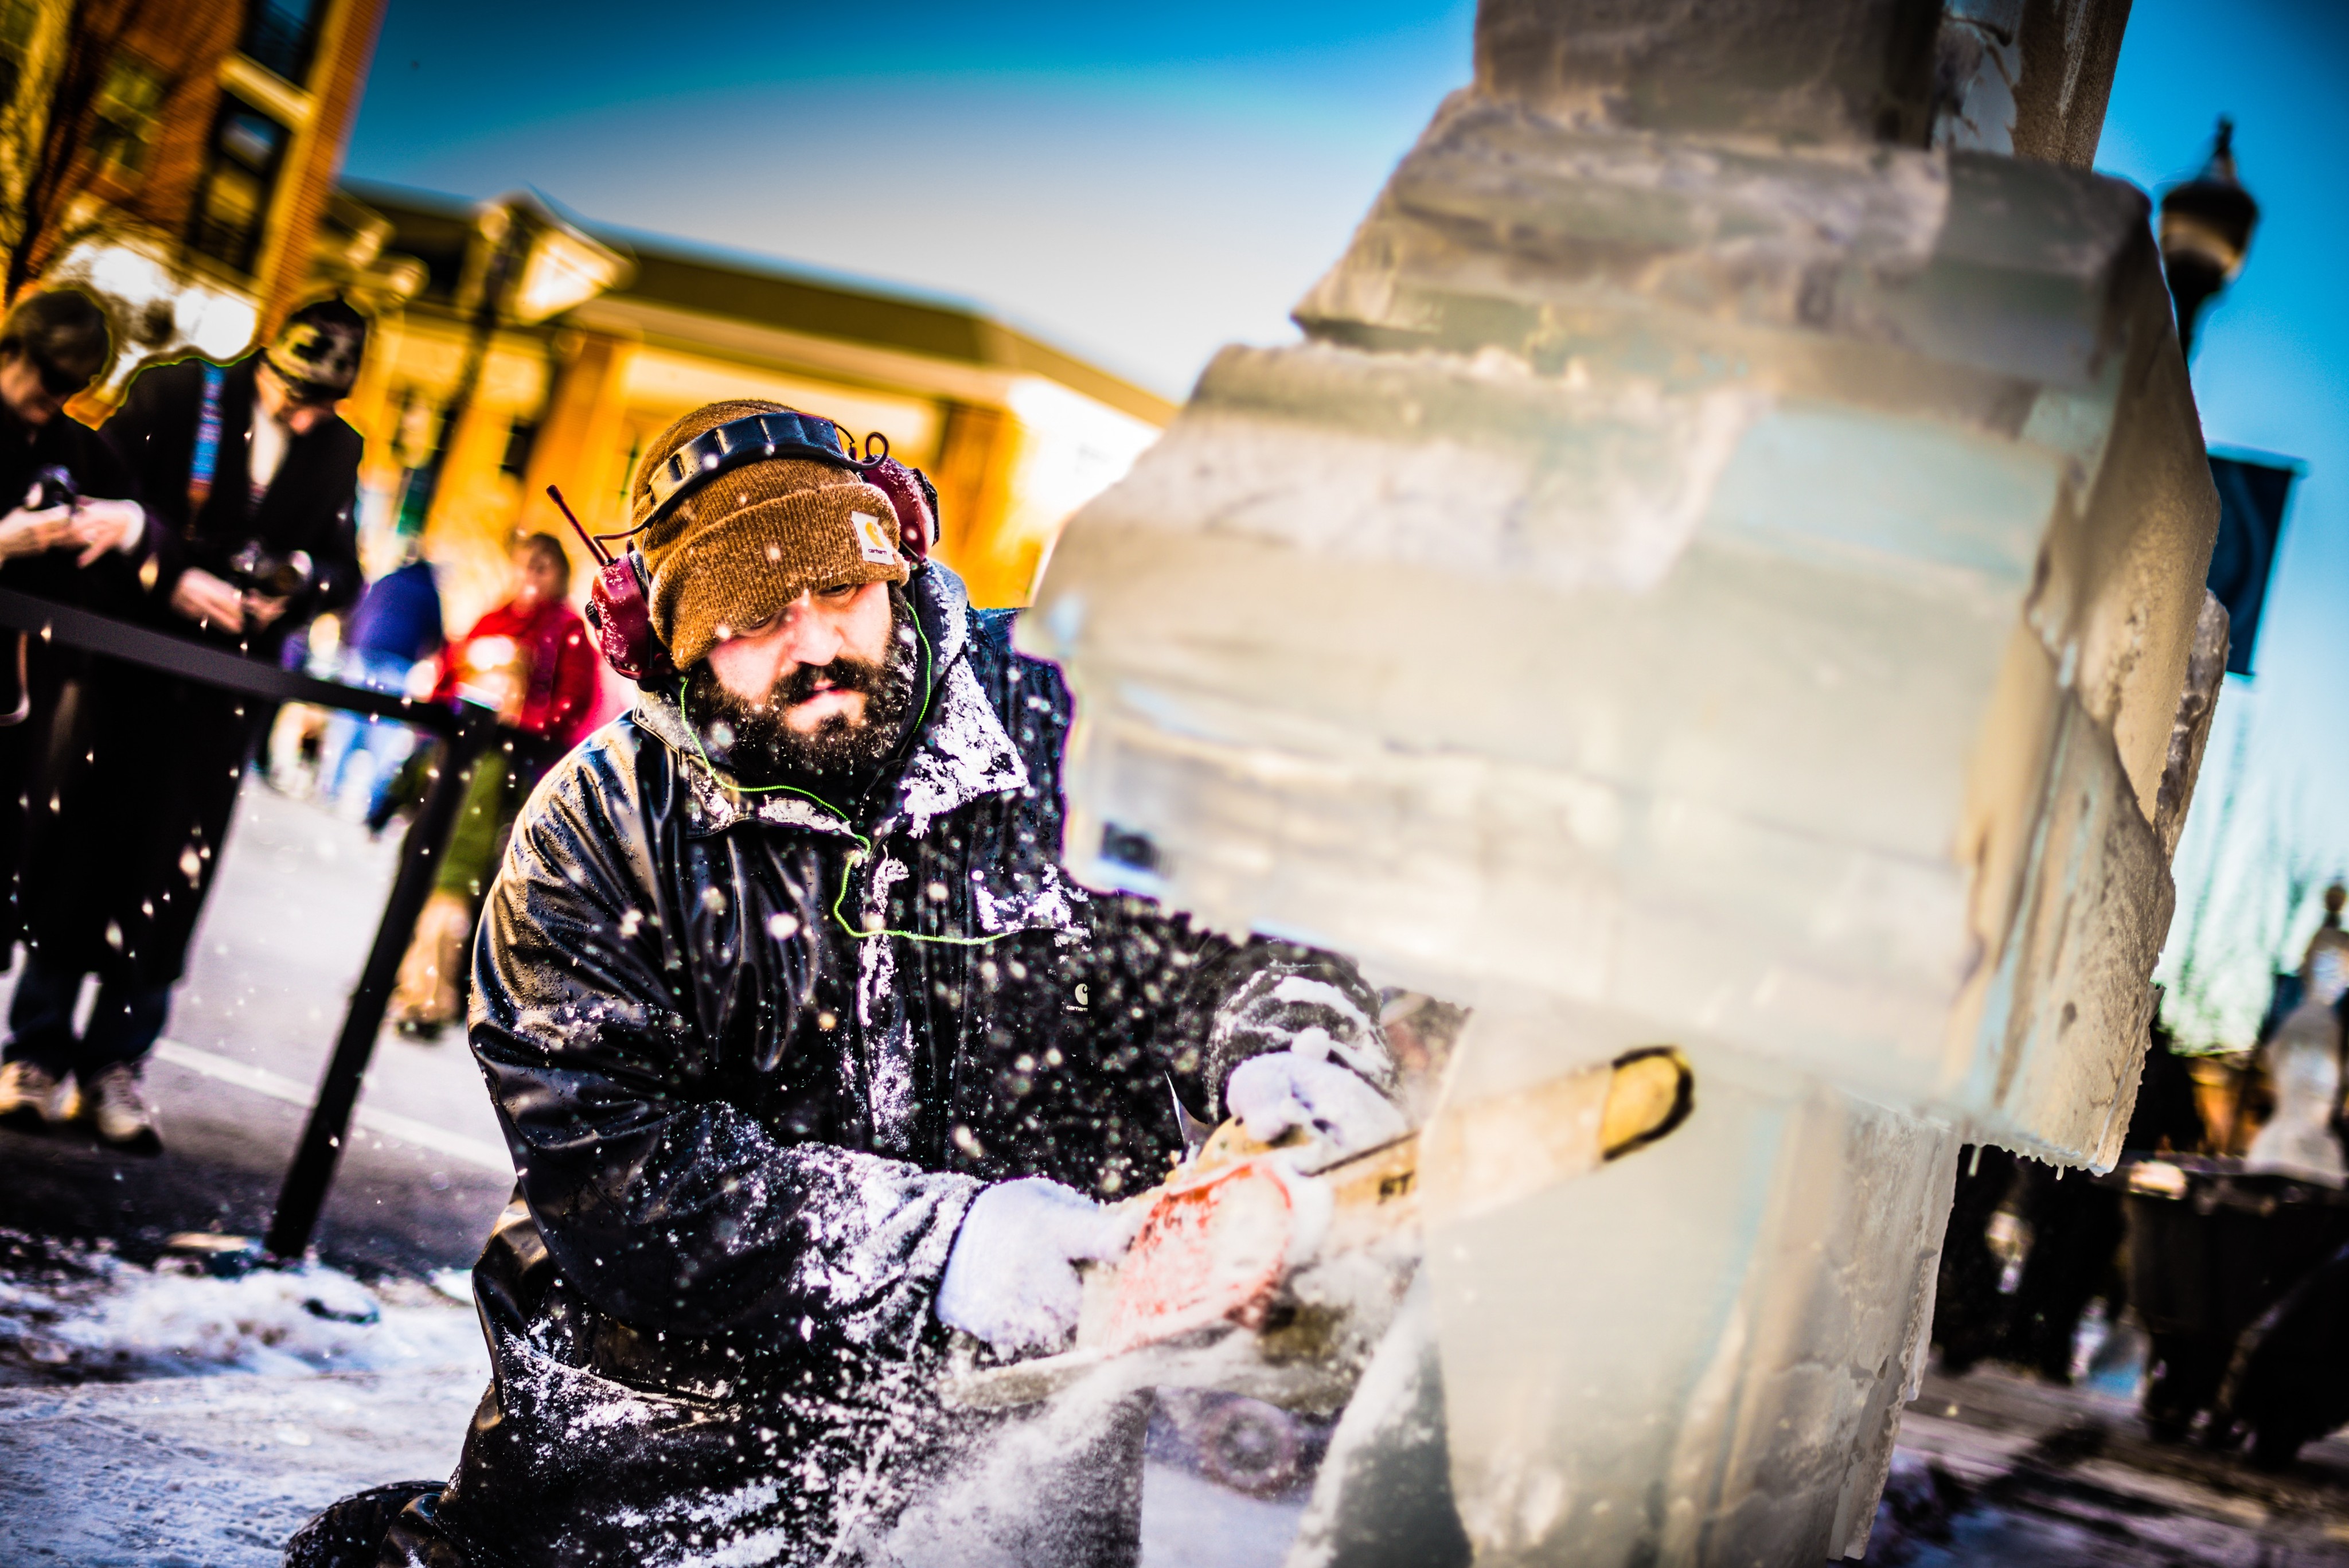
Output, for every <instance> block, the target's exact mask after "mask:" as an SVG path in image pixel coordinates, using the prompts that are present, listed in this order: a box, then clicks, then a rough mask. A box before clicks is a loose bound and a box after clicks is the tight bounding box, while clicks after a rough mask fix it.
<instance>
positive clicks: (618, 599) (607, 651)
mask: <svg viewBox="0 0 2349 1568" xmlns="http://www.w3.org/2000/svg"><path fill="white" fill-rule="evenodd" d="M652 586H653V579H652V573H651V571H650V570H649V569H648V568H647V566H645V558H644V556H641V555H639V554H637V553H636V546H635V545H629V546H628V547H627V549H626V550H625V551H623V552H622V553H621V554H620V555H619V556H616V558H614V559H612V560H609V561H606V562H605V564H604V567H603V569H602V570H601V571H599V572H597V573H596V574H595V588H594V589H593V590H592V591H591V592H590V593H589V594H588V596H587V624H588V625H589V626H590V627H592V628H595V646H596V647H597V648H599V649H602V650H603V653H604V660H605V663H607V664H609V665H610V666H611V667H612V668H613V669H614V670H617V671H618V672H619V673H620V674H622V675H624V676H626V677H627V678H628V679H629V680H633V681H635V682H636V684H637V685H639V686H641V687H643V688H644V689H645V690H646V691H667V690H668V689H669V688H670V687H672V686H674V685H675V684H676V683H677V667H676V665H675V664H673V663H671V662H670V659H669V656H668V649H667V647H666V646H665V645H663V643H662V642H661V639H660V634H659V633H658V632H657V631H655V630H654V629H653V611H652Z"/></svg>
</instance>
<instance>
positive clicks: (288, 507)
mask: <svg viewBox="0 0 2349 1568" xmlns="http://www.w3.org/2000/svg"><path fill="white" fill-rule="evenodd" d="M256 363H257V356H254V355H247V356H246V357H245V358H243V359H240V360H238V361H237V362H236V363H234V364H233V365H229V366H225V367H222V376H221V387H220V400H219V405H218V407H219V413H220V426H221V428H220V445H219V449H218V454H217V462H216V466H215V468H214V470H213V474H212V484H211V489H210V491H209V493H208V495H207V498H206V500H205V502H204V504H203V505H202V508H201V509H198V510H197V511H195V512H194V514H193V515H192V516H191V514H190V506H189V503H190V493H189V483H188V482H189V467H190V464H191V461H192V459H193V456H194V452H195V450H196V440H197V431H198V427H199V423H200V421H201V417H202V406H203V385H204V372H205V370H206V369H207V368H208V367H207V366H206V364H205V363H204V361H202V360H201V359H183V360H180V361H178V362H177V363H174V364H167V365H156V366H150V367H149V368H148V369H144V370H141V371H140V373H139V374H138V376H137V377H136V378H134V379H132V381H131V383H130V390H129V394H128V395H127V396H126V397H125V398H124V400H123V403H122V407H121V408H120V409H119V410H117V411H116V413H115V415H114V417H113V418H112V419H110V420H109V421H107V422H106V426H105V428H104V430H103V431H100V432H99V433H100V434H101V435H102V436H103V437H104V438H105V441H106V443H107V444H108V446H109V447H110V448H111V449H112V450H113V452H114V453H115V455H116V457H117V458H118V459H119V462H121V464H122V465H123V466H124V467H126V468H128V469H129V471H130V473H131V474H132V476H133V480H134V483H135V484H136V487H137V493H138V498H139V500H140V502H141V503H142V504H144V505H145V506H146V508H147V514H148V542H147V551H148V555H147V558H146V561H145V563H144V565H145V566H146V567H148V568H150V569H144V570H142V571H141V572H140V578H139V580H140V582H141V583H142V584H143V585H144V589H143V592H141V591H138V590H134V594H135V595H136V597H135V600H134V602H133V605H132V606H131V607H130V610H131V613H136V614H143V615H144V617H145V618H148V619H149V620H150V621H152V622H153V623H154V624H155V625H157V626H158V627H160V628H162V629H163V630H165V631H168V632H171V633H172V634H173V635H175V636H179V637H184V638H189V639H193V640H197V641H209V642H211V643H212V644H214V645H215V646H222V647H233V648H235V649H238V650H239V651H240V652H243V653H244V654H246V655H247V656H248V657H251V658H254V659H267V660H269V661H271V662H274V661H275V660H276V659H277V656H278V653H279V650H280V649H281V648H282V647H283V645H284V642H285V638H286V637H287V635H289V634H290V633H291V632H292V631H294V630H295V628H297V627H299V626H301V625H303V624H304V623H305V622H306V621H307V620H308V619H309V618H311V617H312V616H314V615H316V614H318V613H319V612H321V611H324V610H329V609H334V608H337V607H340V606H341V605H343V604H346V603H347V602H348V601H349V600H350V599H351V598H352V597H354V596H356V594H357V591H358V587H359V564H358V555H357V545H356V544H355V543H354V537H355V536H354V534H353V531H352V523H351V507H352V497H353V495H354V493H355V492H356V490H357V484H358V467H359V456H360V449H361V441H360V439H359V435H358V432H357V431H354V430H353V429H351V427H350V426H348V425H347V424H345V423H344V422H343V421H341V420H339V419H332V418H329V419H326V420H324V421H320V422H319V423H318V424H317V425H316V426H314V427H313V428H312V429H311V431H310V432H309V433H308V434H307V435H302V436H295V437H293V438H292V439H290V440H289V441H287V443H286V448H285V458H284V460H283V461H282V462H280V464H279V466H278V469H277V472H276V473H275V475H274V477H273V478H272V480H271V482H270V485H269V488H268V490H267V491H266V492H265V493H264V494H263V496H262V498H261V500H260V502H259V504H257V505H256V504H254V499H253V496H252V493H251V483H250V479H249V468H248V462H249V460H248V456H247V447H248V443H249V439H250V431H251V428H252V422H253V405H254V366H255V364H256ZM250 543H258V544H259V545H262V546H264V548H265V549H266V550H267V551H268V552H269V553H270V554H272V555H274V556H280V557H283V556H288V555H290V554H291V553H292V552H294V551H295V550H300V551H303V552H305V553H306V554H307V555H308V556H310V558H311V564H312V571H313V580H312V586H311V587H310V589H309V590H308V591H307V592H305V593H304V594H302V595H301V596H299V597H297V598H295V601H294V602H293V603H292V604H291V605H289V606H288V607H287V609H286V611H285V614H283V615H282V616H280V617H279V618H277V620H276V621H275V622H274V623H273V624H272V625H271V626H270V627H269V628H267V629H266V630H264V631H260V632H258V633H255V634H249V635H246V636H243V637H239V636H235V635H232V634H230V633H227V632H212V631H204V630H201V629H199V628H197V626H196V625H195V624H194V623H193V622H191V621H189V620H188V619H186V618H184V617H181V616H180V615H177V614H175V613H173V612H172V611H171V608H170V607H169V605H170V599H171V590H172V588H173V587H176V586H177V584H178V582H179V578H180V575H181V573H182V572H183V571H185V570H186V569H187V568H188V567H190V566H202V567H203V568H204V569H206V570H208V571H210V572H212V573H213V574H214V575H215V576H222V577H231V576H232V574H233V568H232V567H231V566H230V561H231V559H232V558H233V556H236V555H237V554H238V552H239V551H240V550H242V549H243V547H244V546H245V545H247V544H250ZM80 684H81V695H80V697H79V699H78V701H76V702H75V703H74V704H72V708H71V712H72V716H73V722H74V733H73V734H72V735H71V736H69V737H66V738H65V739H64V742H62V743H53V744H52V745H51V746H50V748H49V755H50V757H51V758H52V759H53V761H54V763H55V770H54V773H53V775H52V776H50V777H49V778H47V780H45V781H44V788H43V789H42V790H40V791H38V792H36V794H34V795H33V797H32V798H33V804H32V807H31V813H32V819H31V823H30V830H29V836H28V841H27V847H26V857H25V867H24V872H23V876H22V878H21V883H20V892H19V900H20V906H21V909H22V912H23V920H24V927H25V935H26V940H27V942H28V943H29V944H30V945H31V946H33V947H34V948H35V949H36V950H38V951H39V952H40V954H41V955H42V957H43V959H44V960H45V961H47V963H48V964H49V965H50V966H51V967H53V968H56V969H60V970H65V971H69V972H70V971H96V972H98V973H99V974H103V975H107V976H109V978H115V977H119V978H121V979H124V980H127V981H129V983H130V984H131V985H133V986H135V987H137V988H138V989H140V990H151V989H156V988H160V987H163V986H168V985H170V984H171V983H172V982H173V981H177V980H178V979H179V978H180V974H181V971H182V969H183V968H184V967H185V963H186V960H187V950H188V941H189V939H190V938H191V935H192V934H193V932H194V929H195V923H196V918H197V916H198V915H199V914H201V913H202V909H203V903H204V899H205V898H206V897H207V896H208V895H209V893H210V892H211V889H212V874H213V872H214V871H215V869H217V867H219V864H220V853H221V850H222V846H223V845H224V844H225V842H226V840H227V836H228V828H229V823H230V821H231V819H232V818H233V815H235V811H236V796H237V791H238V788H239V787H240V785H241V784H242V782H243V773H244V763H245V760H246V758H247V757H248V755H250V754H251V752H252V749H253V747H254V742H255V740H256V738H257V732H259V731H260V730H261V728H262V726H263V725H264V723H265V722H267V720H268V718H269V716H270V715H271V714H272V713H274V711H275V707H274V704H267V703H260V702H255V701H252V700H251V699H248V698H245V697H242V696H239V695H238V694H236V693H234V692H231V691H222V690H221V689H220V688H218V687H214V686H206V685H204V684H202V682H200V681H195V680H182V679H181V678H178V677H176V676H171V675H164V674H161V673H159V672H157V671H154V670H145V669H142V668H140V667H138V666H136V665H128V664H119V663H114V662H112V661H109V660H104V659H99V660H95V661H92V662H90V663H89V664H88V667H87V669H86V671H85V673H84V675H83V677H82V679H81V683H80Z"/></svg>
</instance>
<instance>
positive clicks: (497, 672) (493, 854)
mask: <svg viewBox="0 0 2349 1568" xmlns="http://www.w3.org/2000/svg"><path fill="white" fill-rule="evenodd" d="M570 588H571V563H570V559H569V557H567V556H564V553H563V546H562V545H561V544H560V543H558V542H557V541H556V540H555V538H554V535H551V534H533V535H530V536H529V537H527V538H525V539H524V540H523V541H522V543H521V544H520V545H516V546H515V548H514V556H513V588H512V594H511V595H510V597H508V598H507V599H506V601H505V602H504V603H503V604H502V605H500V606H498V607H496V608H495V609H493V610H492V611H490V612H489V613H488V614H487V615H485V616H483V617H481V619H479V620H477V621H475V622H474V623H473V628H472V629H471V631H469V632H467V633H466V634H465V635H464V636H463V637H461V638H460V639H457V640H456V641H455V642H452V643H450V644H449V645H447V646H446V647H444V648H443V649H441V650H440V680H439V682H438V684H437V686H436V687H435V689H434V691H433V696H434V698H435V700H437V701H444V702H445V701H467V702H472V703H475V704H477V705H479V706H481V707H484V708H488V709H491V710H492V711H495V712H496V714H497V715H498V719H499V722H501V723H502V724H504V725H505V726H506V727H507V729H508V730H509V731H511V732H512V734H510V735H509V737H508V738H507V739H506V741H505V742H503V743H502V745H499V746H495V747H492V749H491V750H490V751H489V753H487V754H486V755H484V756H483V757H482V758H481V761H480V762H479V763H475V764H474V766H473V776H472V780H471V784H469V785H468V786H467V788H466V792H465V805H464V809H463V810H462V811H460V813H459V814H458V817H457V826H456V828H455V829H454V831H453V832H452V833H451V834H450V839H449V847H448V851H447V853H446V854H444V855H443V856H442V857H441V860H440V875H439V877H437V878H436V879H435V880H434V883H433V888H432V897H431V898H430V900H429V902H427V903H426V905H425V906H424V912H423V913H422V914H421V915H420V916H419V917H418V919H417V922H416V937H415V940H413V941H411V942H410V943H409V949H408V956H407V957H406V958H405V959H404V960H402V961H401V963H400V966H399V981H398V986H397V988H396V989H395V990H394V991H393V992H392V1000H391V1019H392V1022H393V1023H395V1024H397V1025H398V1027H399V1030H400V1032H401V1033H404V1034H409V1035H411V1036H414V1037H417V1038H419V1039H426V1040H429V1039H433V1038H435V1037H437V1036H438V1035H439V1034H440V1031H441V1030H442V1028H444V1027H445V1026H447V1025H448V1024H450V1023H454V1022H455V1021H456V1020H457V1017H458V1015H459V1013H460V1012H462V1010H463V1006H464V998H463V993H462V991H461V986H462V984H463V979H464V972H465V955H466V954H467V952H468V951H469V950H471V941H472V935H473V922H474V919H475V916H476V914H477V912H478V911H479V910H480V909H481V894H482V892H483V891H484V890H485V889H486V888H488V887H489V885H490V882H491V879H492V877H495V876H496V875H497V868H498V861H499V859H500V858H501V857H502V856H503V854H504V851H505V841H506V835H507V834H508V833H509V832H510V831H512V826H513V820H514V815H515V814H516V813H517V812H519V811H520V810H521V809H522V803H523V801H524V800H526V799H528V798H529V796H530V792H531V790H532V789H533V787H534V786H535V785H536V784H537V783H538V781H539V778H540V777H541V776H542V775H543V774H544V773H545V772H546V770H547V769H548V768H550V767H552V766H554V763H557V762H559V761H560V760H562V758H563V756H564V753H567V752H569V751H570V750H571V748H572V747H573V746H574V744H576V743H577V742H578V741H579V740H580V738H581V736H582V734H583V733H584V732H585V729H586V726H587V722H588V720H589V718H590V717H591V716H592V715H593V713H594V711H595V693H596V685H597V675H596V665H595V645H594V643H593V641H592V640H591V639H589V637H588V635H587V624H586V622H585V621H583V620H581V619H580V618H579V612H578V611H576V610H574V609H573V608H572V607H571V605H570V603H569V601H568V599H567V597H565V596H566V595H567V594H568V593H569V592H570Z"/></svg>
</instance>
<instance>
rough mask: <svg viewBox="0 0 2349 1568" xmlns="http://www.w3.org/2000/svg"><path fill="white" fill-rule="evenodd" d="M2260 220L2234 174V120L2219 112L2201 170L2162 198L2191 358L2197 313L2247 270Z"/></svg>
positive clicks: (2165, 256)
mask: <svg viewBox="0 0 2349 1568" xmlns="http://www.w3.org/2000/svg"><path fill="white" fill-rule="evenodd" d="M2259 221H2260V204H2259V203H2258V202H2254V201H2252V200H2251V192H2249V191H2246V190H2244V189H2243V187H2242V185H2241V183H2240V182H2238V181H2237V180H2236V178H2235V122H2234V121H2233V120H2231V119H2227V118H2226V117H2225V116H2224V115H2221V116H2220V118H2219V135H2218V140H2216V141H2215V142H2213V143H2212V145H2211V148H2210V159H2209V161H2208V162H2207V163H2205V164H2203V165H2202V172H2200V173H2199V174H2197V175H2196V176H2195V177H2194V178H2193V179H2191V180H2189V181H2188V182H2186V183H2184V184H2183V185H2173V186H2171V187H2170V188H2169V189H2168V191H2166V192H2163V193H2162V198H2161V266H2162V271H2163V273H2164V274H2165V275H2167V276H2168V279H2169V297H2170V299H2171V301H2172V302H2173V303H2174V304H2175V305H2176V306H2177V307H2178V348H2179V350H2180V351H2181V352H2183V353H2184V354H2185V355H2186V356H2187V357H2188V358H2189V359H2190V358H2192V357H2193V353H2194V323H2195V319H2196V317H2199V316H2200V315H2201V314H2202V306H2204V305H2205V304H2206V303H2208V301H2209V298H2210V296H2212V295H2214V294H2216V293H2218V292H2219V291H2220V289H2222V288H2224V287H2226V286H2228V285H2229V284H2230V283H2232V282H2234V281H2235V275H2236V274H2237V273H2239V272H2240V271H2242V270H2243V255H2244V253H2245V252H2247V251H2249V250H2250V249H2251V230H2252V228H2253V227H2254V226H2256V225H2257V224H2258V223H2259Z"/></svg>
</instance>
